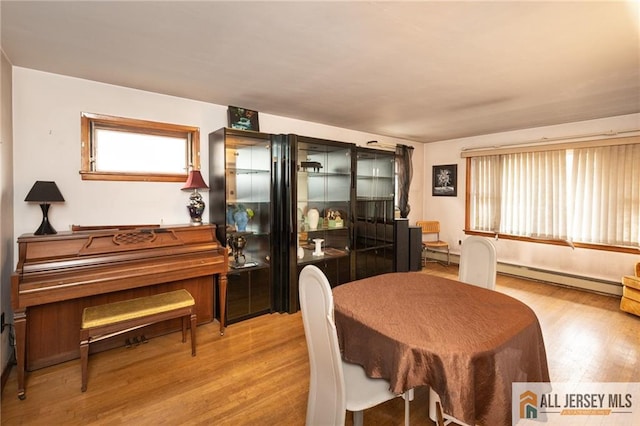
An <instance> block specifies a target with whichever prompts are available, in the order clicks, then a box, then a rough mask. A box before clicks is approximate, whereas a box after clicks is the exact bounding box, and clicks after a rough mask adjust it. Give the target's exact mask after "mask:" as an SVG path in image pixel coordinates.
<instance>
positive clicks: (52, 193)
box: [24, 180, 64, 235]
mask: <svg viewBox="0 0 640 426" xmlns="http://www.w3.org/2000/svg"><path fill="white" fill-rule="evenodd" d="M24 200H25V201H27V202H32V203H40V208H41V209H42V223H41V224H40V227H39V228H38V229H37V230H36V232H34V234H35V235H50V234H57V232H56V230H55V229H54V228H53V226H51V223H49V217H48V216H49V205H50V203H57V202H63V201H64V197H63V196H62V194H61V193H60V190H59V189H58V186H57V185H56V183H55V182H49V181H44V180H38V181H36V183H34V184H33V187H32V188H31V190H30V191H29V193H28V194H27V197H26V198H25V199H24Z"/></svg>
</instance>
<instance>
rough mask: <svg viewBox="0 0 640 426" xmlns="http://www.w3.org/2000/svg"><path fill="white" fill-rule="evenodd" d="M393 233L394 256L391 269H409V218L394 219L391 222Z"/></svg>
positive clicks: (397, 270)
mask: <svg viewBox="0 0 640 426" xmlns="http://www.w3.org/2000/svg"><path fill="white" fill-rule="evenodd" d="M393 232H394V234H395V242H396V244H395V252H396V255H395V258H394V264H393V270H394V271H396V272H408V271H409V219H395V221H394V223H393Z"/></svg>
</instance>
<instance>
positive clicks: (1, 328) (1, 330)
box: [0, 312, 4, 334]
mask: <svg viewBox="0 0 640 426" xmlns="http://www.w3.org/2000/svg"><path fill="white" fill-rule="evenodd" d="M0 324H2V325H0V334H1V333H4V312H3V313H2V315H0Z"/></svg>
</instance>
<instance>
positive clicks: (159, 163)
mask: <svg viewBox="0 0 640 426" xmlns="http://www.w3.org/2000/svg"><path fill="white" fill-rule="evenodd" d="M81 128H82V170H81V171H80V174H81V175H82V179H83V180H122V181H152V182H184V181H185V180H186V179H187V173H188V171H189V167H191V166H192V167H193V168H195V169H200V129H199V128H197V127H190V126H181V125H177V124H168V123H158V122H154V121H144V120H135V119H131V118H120V117H112V116H108V115H99V114H90V113H84V112H83V113H82V116H81Z"/></svg>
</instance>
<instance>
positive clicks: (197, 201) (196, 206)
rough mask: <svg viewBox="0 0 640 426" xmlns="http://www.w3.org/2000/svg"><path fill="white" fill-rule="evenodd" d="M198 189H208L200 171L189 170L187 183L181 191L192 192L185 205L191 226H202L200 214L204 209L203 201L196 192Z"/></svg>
mask: <svg viewBox="0 0 640 426" xmlns="http://www.w3.org/2000/svg"><path fill="white" fill-rule="evenodd" d="M198 189H209V187H208V186H207V184H206V183H205V182H204V179H203V178H202V174H201V173H200V170H190V171H189V176H188V177H187V182H186V183H185V184H184V186H183V187H182V190H184V191H187V190H193V192H192V193H191V195H190V196H189V204H188V205H187V209H188V210H189V215H190V216H191V224H192V225H201V224H202V213H203V212H204V207H205V204H204V200H203V199H202V195H200V193H199V192H198Z"/></svg>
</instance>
